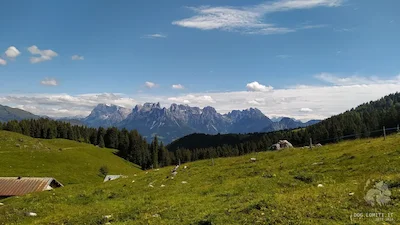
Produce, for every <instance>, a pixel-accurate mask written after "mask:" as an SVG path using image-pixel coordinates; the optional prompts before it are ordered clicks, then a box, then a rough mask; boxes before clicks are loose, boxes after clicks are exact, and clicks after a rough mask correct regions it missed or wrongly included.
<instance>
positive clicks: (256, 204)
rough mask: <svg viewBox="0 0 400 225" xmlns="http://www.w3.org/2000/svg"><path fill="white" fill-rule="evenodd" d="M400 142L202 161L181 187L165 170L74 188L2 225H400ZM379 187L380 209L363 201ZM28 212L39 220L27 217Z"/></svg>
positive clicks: (14, 212) (19, 201)
mask: <svg viewBox="0 0 400 225" xmlns="http://www.w3.org/2000/svg"><path fill="white" fill-rule="evenodd" d="M399 138H400V137H399V136H397V135H393V136H389V137H388V138H387V139H386V141H384V140H383V138H378V139H369V140H355V141H346V142H341V143H339V144H334V145H327V146H324V147H322V148H316V149H313V150H312V151H310V150H300V149H289V150H283V151H275V152H260V153H253V154H249V155H246V156H241V157H232V158H219V159H214V160H213V161H212V160H203V161H198V162H193V163H187V164H184V165H182V166H181V167H180V168H179V169H178V173H177V175H176V177H175V178H174V179H171V178H170V176H171V169H172V168H173V167H166V168H161V169H159V170H149V171H145V172H140V173H137V176H133V175H132V174H130V176H129V177H128V178H126V179H119V180H115V181H111V182H106V183H104V184H85V185H70V186H66V187H64V188H60V189H56V190H54V191H51V192H43V193H36V194H31V195H28V196H23V197H20V198H10V199H6V200H3V201H2V202H3V203H4V206H0V215H6V216H1V217H0V224H63V223H64V224H105V223H106V222H108V221H107V220H106V219H104V216H105V215H111V218H110V220H111V224H233V225H234V224H327V225H330V224H332V225H333V224H376V223H377V221H376V218H371V217H370V218H366V217H364V218H354V217H353V218H351V215H355V214H354V213H355V212H356V213H358V212H362V213H364V212H379V213H385V215H387V213H393V214H392V215H393V220H394V221H393V222H390V221H389V222H388V224H397V222H398V221H400V207H398V206H399V205H400V187H399V183H400V178H399V176H398V171H399V169H400V167H399V165H400V151H399V150H398V143H399V141H400V139H399ZM251 157H255V158H256V159H257V160H256V162H250V158H251ZM184 166H187V168H186V169H184ZM133 181H134V182H133ZM368 181H370V184H369V185H367V183H368ZM379 181H383V182H385V184H387V185H388V188H389V190H390V191H391V196H390V201H389V202H388V204H387V205H385V206H384V207H379V206H377V205H376V206H375V207H373V206H371V205H369V204H368V203H367V202H366V201H365V199H364V197H365V196H366V194H367V193H368V191H369V190H370V189H372V188H373V187H372V186H373V185H375V184H376V183H377V182H379ZM182 182H183V183H182ZM185 182H186V183H185ZM319 184H321V185H322V187H318V185H319ZM150 185H151V186H150ZM161 185H164V186H163V187H162V186H161ZM26 212H35V213H37V214H38V216H37V217H27V216H22V215H24V214H25V213H26ZM288 212H290V213H288Z"/></svg>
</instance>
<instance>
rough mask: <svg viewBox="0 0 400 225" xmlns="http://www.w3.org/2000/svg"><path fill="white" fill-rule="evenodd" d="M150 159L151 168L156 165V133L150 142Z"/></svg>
mask: <svg viewBox="0 0 400 225" xmlns="http://www.w3.org/2000/svg"><path fill="white" fill-rule="evenodd" d="M150 148H151V159H152V165H153V168H157V167H158V138H157V135H156V136H154V139H153V141H152V142H151V147H150Z"/></svg>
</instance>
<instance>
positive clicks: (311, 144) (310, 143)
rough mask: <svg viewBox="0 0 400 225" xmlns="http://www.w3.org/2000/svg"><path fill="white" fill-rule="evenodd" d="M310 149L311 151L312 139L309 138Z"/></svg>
mask: <svg viewBox="0 0 400 225" xmlns="http://www.w3.org/2000/svg"><path fill="white" fill-rule="evenodd" d="M310 149H312V138H310Z"/></svg>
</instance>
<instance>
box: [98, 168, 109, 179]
mask: <svg viewBox="0 0 400 225" xmlns="http://www.w3.org/2000/svg"><path fill="white" fill-rule="evenodd" d="M107 174H108V167H107V166H102V167H100V169H99V176H101V177H106V176H107Z"/></svg>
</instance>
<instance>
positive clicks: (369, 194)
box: [350, 180, 394, 222]
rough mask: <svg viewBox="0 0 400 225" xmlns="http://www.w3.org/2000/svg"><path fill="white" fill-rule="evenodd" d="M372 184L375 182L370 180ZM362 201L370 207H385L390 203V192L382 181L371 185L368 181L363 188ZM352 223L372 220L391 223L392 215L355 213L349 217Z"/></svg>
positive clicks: (385, 213) (384, 213)
mask: <svg viewBox="0 0 400 225" xmlns="http://www.w3.org/2000/svg"><path fill="white" fill-rule="evenodd" d="M372 182H375V181H374V180H372ZM364 192H365V196H364V200H365V201H366V202H367V203H368V204H369V205H370V206H372V207H375V206H385V205H387V204H388V203H389V202H390V201H391V198H390V196H391V195H392V192H391V191H390V190H389V186H388V185H387V184H385V183H384V182H383V181H379V182H376V183H371V180H368V181H367V183H366V184H365V187H364ZM350 220H351V221H352V222H360V221H361V220H372V221H374V222H393V221H394V213H391V212H389V213H388V212H356V213H352V214H351V215H350Z"/></svg>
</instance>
